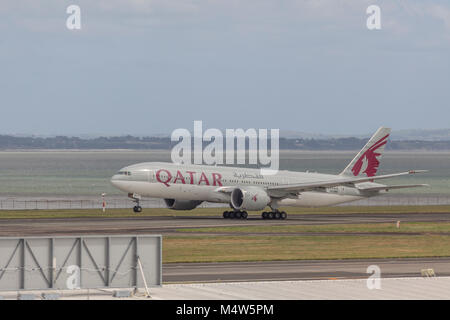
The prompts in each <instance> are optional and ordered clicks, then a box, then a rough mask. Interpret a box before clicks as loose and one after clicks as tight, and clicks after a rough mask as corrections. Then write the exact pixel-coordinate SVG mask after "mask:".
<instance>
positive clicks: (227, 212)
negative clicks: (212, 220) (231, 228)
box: [223, 211, 230, 219]
mask: <svg viewBox="0 0 450 320" xmlns="http://www.w3.org/2000/svg"><path fill="white" fill-rule="evenodd" d="M223 217H224V219H229V218H230V211H224V212H223Z"/></svg>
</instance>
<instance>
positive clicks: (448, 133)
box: [280, 129, 450, 141]
mask: <svg viewBox="0 0 450 320" xmlns="http://www.w3.org/2000/svg"><path fill="white" fill-rule="evenodd" d="M371 135H372V133H370V132H369V133H367V134H360V135H353V136H351V137H354V138H360V139H363V138H368V137H370V136H371ZM280 136H281V137H284V138H288V139H316V140H329V139H340V138H349V137H350V135H332V134H328V135H326V134H314V133H307V132H301V131H293V130H281V131H280ZM390 139H391V140H398V141H450V129H434V130H429V129H426V130H425V129H411V130H393V131H392V133H391V136H390Z"/></svg>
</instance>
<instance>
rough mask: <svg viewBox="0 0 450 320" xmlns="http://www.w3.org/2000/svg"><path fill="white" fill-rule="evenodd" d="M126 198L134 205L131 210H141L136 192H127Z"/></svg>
mask: <svg viewBox="0 0 450 320" xmlns="http://www.w3.org/2000/svg"><path fill="white" fill-rule="evenodd" d="M128 198H130V199H131V200H132V201H133V202H134V203H136V205H135V206H134V207H133V211H134V212H135V213H140V212H142V207H141V206H140V205H139V201H140V200H141V196H140V195H138V194H136V193H129V194H128Z"/></svg>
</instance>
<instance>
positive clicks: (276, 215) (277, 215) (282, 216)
mask: <svg viewBox="0 0 450 320" xmlns="http://www.w3.org/2000/svg"><path fill="white" fill-rule="evenodd" d="M261 217H262V218H263V219H269V220H273V219H276V220H286V218H287V213H286V212H284V211H278V210H275V211H270V212H265V211H264V212H263V213H262V214H261Z"/></svg>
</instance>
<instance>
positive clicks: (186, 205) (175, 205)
mask: <svg viewBox="0 0 450 320" xmlns="http://www.w3.org/2000/svg"><path fill="white" fill-rule="evenodd" d="M164 202H165V203H166V206H167V208H169V209H172V210H192V209H195V208H196V207H197V206H199V205H200V204H201V203H202V202H203V201H198V200H175V199H164Z"/></svg>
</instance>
